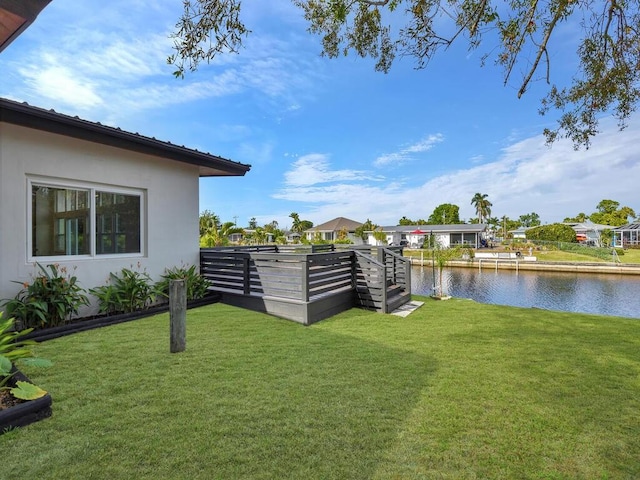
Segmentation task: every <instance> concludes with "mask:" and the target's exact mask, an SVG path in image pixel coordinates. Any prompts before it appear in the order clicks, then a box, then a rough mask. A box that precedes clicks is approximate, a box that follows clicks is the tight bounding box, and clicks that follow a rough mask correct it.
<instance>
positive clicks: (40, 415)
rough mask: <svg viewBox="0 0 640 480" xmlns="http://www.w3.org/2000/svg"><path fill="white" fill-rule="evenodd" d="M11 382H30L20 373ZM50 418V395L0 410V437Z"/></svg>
mask: <svg viewBox="0 0 640 480" xmlns="http://www.w3.org/2000/svg"><path fill="white" fill-rule="evenodd" d="M12 381H13V382H18V381H21V382H30V380H29V379H28V378H27V377H26V376H25V375H24V374H23V373H22V372H20V371H18V372H16V374H15V375H14V377H13V379H12ZM50 416H51V395H49V394H48V393H47V394H46V395H45V396H44V397H40V398H37V399H35V400H29V401H26V402H24V403H19V404H18V405H14V406H13V407H10V408H7V409H5V410H0V435H2V434H3V433H5V432H6V431H7V430H10V429H12V428H16V427H25V426H27V425H29V424H31V423H34V422H37V421H39V420H43V419H45V418H48V417H50Z"/></svg>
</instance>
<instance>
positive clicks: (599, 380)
mask: <svg viewBox="0 0 640 480" xmlns="http://www.w3.org/2000/svg"><path fill="white" fill-rule="evenodd" d="M423 300H425V301H426V302H427V303H426V304H425V305H424V306H423V307H421V308H420V309H418V310H417V311H416V312H414V313H412V314H411V315H410V316H409V317H407V318H404V319H403V318H400V317H396V316H392V315H381V314H377V313H372V312H367V311H363V310H358V309H352V310H350V311H348V312H345V313H343V314H340V315H337V316H335V317H332V318H331V319H328V320H325V321H323V322H320V323H318V324H316V325H313V326H311V327H302V326H300V325H298V324H295V323H292V322H288V321H284V320H279V319H276V318H274V317H270V316H268V315H263V314H259V313H255V312H250V311H246V310H242V309H238V308H234V307H230V306H226V305H222V304H215V305H211V306H207V307H202V308H199V309H195V310H190V311H189V313H188V318H187V322H188V326H187V335H188V336H187V351H186V352H183V353H180V354H170V353H169V334H168V329H169V326H168V316H167V315H166V314H164V315H157V316H155V317H151V318H148V319H143V320H138V321H135V322H130V323H127V324H120V325H117V326H112V327H108V328H103V329H98V330H93V331H89V332H84V333H80V334H76V335H73V336H69V337H64V338H60V339H57V340H53V341H49V342H46V343H43V344H41V345H38V347H37V353H38V355H40V356H42V357H46V358H49V359H51V360H52V361H53V362H54V364H55V365H54V367H52V368H49V369H46V370H36V369H29V370H26V373H27V374H28V375H29V376H30V377H31V379H32V380H34V381H35V382H36V383H38V384H39V385H40V386H41V387H43V388H45V389H47V390H49V391H50V393H51V394H52V396H53V399H54V403H53V408H54V413H53V416H52V417H51V418H50V419H47V420H44V421H41V422H38V423H36V424H33V425H31V426H29V427H26V428H23V429H19V430H16V431H12V432H9V433H7V434H5V435H2V436H0V448H1V449H2V452H3V465H2V477H3V478H11V479H14V480H18V479H28V478H39V479H49V478H50V479H58V478H83V479H84V478H97V479H101V478H105V479H131V478H136V479H151V478H153V479H165V478H166V479H200V478H201V479H212V478H219V479H230V478H234V479H235V478H251V479H273V478H278V479H281V478H282V479H286V478H291V479H299V478H305V479H332V478H334V479H372V478H373V479H390V478H395V479H414V478H415V479H418V478H419V479H424V478H427V479H430V478H437V479H477V478H491V479H513V478H517V479H578V478H580V479H619V478H620V479H622V478H638V477H640V460H639V459H640V415H638V412H639V411H640V322H638V321H637V320H630V319H621V318H613V317H603V316H593V315H581V314H570V313H561V312H549V311H543V310H536V309H519V308H512V307H503V306H495V305H482V304H476V303H474V302H471V301H469V300H458V299H454V300H451V301H448V302H435V301H431V300H429V299H423Z"/></svg>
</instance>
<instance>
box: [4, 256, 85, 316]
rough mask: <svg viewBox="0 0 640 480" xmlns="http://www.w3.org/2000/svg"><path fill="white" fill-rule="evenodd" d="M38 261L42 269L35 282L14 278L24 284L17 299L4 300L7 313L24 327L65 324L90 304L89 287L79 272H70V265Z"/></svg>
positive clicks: (38, 265)
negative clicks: (75, 274)
mask: <svg viewBox="0 0 640 480" xmlns="http://www.w3.org/2000/svg"><path fill="white" fill-rule="evenodd" d="M36 265H37V267H38V268H39V269H40V272H41V273H40V274H39V275H37V276H36V277H35V278H34V279H33V281H32V282H31V283H29V282H24V283H23V282H17V281H14V283H19V284H21V285H23V288H22V290H20V292H18V294H17V295H16V296H15V297H14V298H13V299H11V300H5V301H3V306H4V308H5V310H6V313H7V315H8V316H10V317H14V318H15V319H16V321H17V322H18V323H19V324H20V325H21V327H22V328H25V327H27V328H29V327H56V326H58V325H62V324H64V323H65V322H66V321H68V320H70V319H71V316H73V315H77V314H78V309H79V308H80V307H81V306H83V305H89V300H88V299H87V296H86V295H85V290H84V289H83V288H82V287H80V286H79V285H78V279H77V278H76V277H75V276H73V275H69V274H67V270H66V267H59V265H58V264H52V265H47V268H45V267H43V266H42V265H40V264H39V263H36Z"/></svg>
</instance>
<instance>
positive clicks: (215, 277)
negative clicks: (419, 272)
mask: <svg viewBox="0 0 640 480" xmlns="http://www.w3.org/2000/svg"><path fill="white" fill-rule="evenodd" d="M302 247H305V248H302ZM313 247H318V248H316V249H315V250H323V251H324V253H313V252H314V248H313ZM341 247H342V246H341ZM400 251H401V250H400ZM293 252H295V253H293ZM373 255H375V257H376V258H373ZM200 260H201V273H202V274H203V275H204V276H205V277H206V278H207V279H208V280H209V281H210V282H211V284H212V289H213V290H220V291H223V292H229V293H235V294H241V295H249V296H269V297H278V298H283V299H289V300H296V301H301V302H309V301H313V299H314V298H319V297H323V296H325V295H330V294H332V293H337V292H344V291H345V290H353V292H354V302H355V305H356V306H362V307H366V308H375V309H377V310H380V311H386V308H387V299H388V293H389V289H390V287H392V286H395V287H396V288H398V286H399V287H401V288H402V289H404V290H405V291H407V292H410V291H411V290H410V288H411V271H410V263H409V261H408V260H407V259H405V258H404V257H402V256H401V255H398V254H397V253H395V252H394V251H392V250H390V249H388V248H383V247H371V246H359V247H354V248H351V249H346V248H340V249H338V250H336V249H335V247H334V246H333V245H312V246H299V245H294V246H275V245H269V246H236V247H222V248H206V249H202V250H201V252H200Z"/></svg>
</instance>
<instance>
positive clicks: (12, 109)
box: [0, 98, 251, 177]
mask: <svg viewBox="0 0 640 480" xmlns="http://www.w3.org/2000/svg"><path fill="white" fill-rule="evenodd" d="M0 122H6V123H10V124H14V125H19V126H23V127H27V128H33V129H35V130H41V131H45V132H49V133H55V134H58V135H64V136H66V137H72V138H77V139H80V140H86V141H89V142H93V143H100V144H103V145H109V146H112V147H117V148H122V149H125V150H129V151H133V152H138V153H143V154H148V155H153V156H156V157H161V158H166V159H169V160H175V161H177V162H183V163H188V164H191V165H196V166H197V167H198V169H199V174H200V176H201V177H219V176H243V175H244V174H245V173H247V172H248V171H249V170H250V168H251V165H246V164H243V163H239V162H234V161H232V160H228V159H226V158H222V157H218V156H216V155H212V154H210V153H205V152H200V151H198V150H193V149H190V148H187V147H184V146H180V145H175V144H173V143H170V142H163V141H161V140H157V139H156V138H152V137H145V136H143V135H140V134H137V133H131V132H126V131H124V130H121V129H120V128H114V127H109V126H106V125H102V124H100V123H94V122H89V121H87V120H82V119H81V118H78V117H70V116H68V115H63V114H60V113H57V112H55V111H53V110H45V109H42V108H37V107H33V106H31V105H28V104H26V103H19V102H14V101H12V100H7V99H1V98H0Z"/></svg>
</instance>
